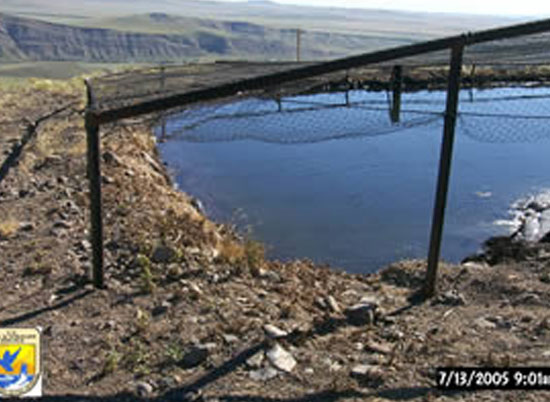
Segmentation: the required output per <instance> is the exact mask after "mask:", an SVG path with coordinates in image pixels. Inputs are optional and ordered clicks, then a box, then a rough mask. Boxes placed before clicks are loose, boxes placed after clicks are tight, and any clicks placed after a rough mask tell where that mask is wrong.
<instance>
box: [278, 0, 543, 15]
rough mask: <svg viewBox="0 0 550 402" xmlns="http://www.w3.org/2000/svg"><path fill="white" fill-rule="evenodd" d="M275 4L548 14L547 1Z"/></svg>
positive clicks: (314, 0)
mask: <svg viewBox="0 0 550 402" xmlns="http://www.w3.org/2000/svg"><path fill="white" fill-rule="evenodd" d="M274 1H276V2H277V3H288V4H302V5H316V6H332V7H358V8H378V9H388V10H410V11H433V12H452V13H465V14H488V15H519V16H540V17H541V18H542V17H544V16H549V15H550V1H548V0H521V1H512V0H460V1H459V0H414V1H413V0H274Z"/></svg>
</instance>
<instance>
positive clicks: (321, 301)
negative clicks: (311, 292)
mask: <svg viewBox="0 0 550 402" xmlns="http://www.w3.org/2000/svg"><path fill="white" fill-rule="evenodd" d="M315 304H317V306H319V307H320V308H322V309H323V310H326V309H327V307H328V306H327V302H326V301H325V299H323V298H322V297H320V296H319V297H316V298H315Z"/></svg>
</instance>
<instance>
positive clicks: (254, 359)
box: [246, 351, 265, 368]
mask: <svg viewBox="0 0 550 402" xmlns="http://www.w3.org/2000/svg"><path fill="white" fill-rule="evenodd" d="M264 359H265V355H264V352H263V351H262V352H258V353H256V354H255V355H253V356H251V357H249V358H248V359H246V365H247V366H248V367H250V368H260V367H262V363H263V362H264Z"/></svg>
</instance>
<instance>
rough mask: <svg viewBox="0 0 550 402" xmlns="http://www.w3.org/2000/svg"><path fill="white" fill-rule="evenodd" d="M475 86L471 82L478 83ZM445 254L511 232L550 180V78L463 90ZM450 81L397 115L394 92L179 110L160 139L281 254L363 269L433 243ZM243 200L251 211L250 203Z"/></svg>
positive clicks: (187, 176) (223, 209) (191, 189)
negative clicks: (509, 220)
mask: <svg viewBox="0 0 550 402" xmlns="http://www.w3.org/2000/svg"><path fill="white" fill-rule="evenodd" d="M470 95H471V96H470ZM461 99H462V101H461V103H460V112H461V114H460V116H459V119H458V127H457V137H456V143H455V153H454V159H453V171H452V178H451V189H450V193H449V203H448V207H447V220H446V224H445V228H444V243H443V248H442V256H443V258H445V259H447V260H451V261H458V260H460V259H462V258H463V257H464V256H466V255H467V254H469V253H472V252H475V251H476V250H477V249H478V248H479V246H480V244H481V243H482V241H483V240H485V239H486V238H487V237H488V236H491V235H493V234H497V233H502V231H503V228H502V227H500V226H497V225H494V224H493V222H494V221H495V220H497V219H503V218H506V214H507V209H508V206H509V205H510V203H511V202H512V201H513V200H515V199H517V198H519V197H521V196H523V195H525V194H526V193H529V192H534V191H536V190H537V189H539V188H541V187H548V186H549V185H550V177H549V176H550V175H549V174H548V173H547V172H550V169H549V168H550V158H548V157H547V154H548V152H547V151H548V149H547V147H549V146H550V142H548V141H545V140H546V139H547V138H549V137H550V129H549V128H550V124H548V123H550V121H548V116H550V90H548V89H520V88H515V89H511V88H507V89H492V90H485V91H475V92H474V93H471V94H469V93H466V92H463V93H461ZM444 101H445V94H444V93H443V92H420V93H415V94H404V96H403V99H402V105H403V106H402V113H401V123H400V124H399V125H392V124H391V123H390V121H389V114H388V97H387V95H386V94H385V93H383V92H378V93H369V92H364V91H353V92H351V93H350V96H349V104H346V99H345V96H344V94H323V95H315V96H303V97H297V98H292V99H283V101H282V102H281V104H280V105H278V104H277V102H274V101H272V100H255V99H252V100H250V99H249V100H242V101H240V102H235V103H231V104H223V105H216V106H209V107H205V108H201V109H193V110H190V111H187V112H184V113H182V114H181V115H177V116H173V117H171V118H170V119H169V120H168V121H167V127H166V128H167V133H168V137H169V140H168V141H167V142H165V143H162V144H161V146H160V150H161V154H162V156H163V159H164V160H165V161H166V162H167V163H168V165H169V166H170V167H171V168H173V169H174V174H175V178H176V180H177V182H178V184H179V185H180V187H181V188H182V189H183V190H184V191H186V192H188V193H190V194H192V195H194V196H196V197H198V198H200V199H201V200H202V201H203V203H204V204H205V206H206V209H207V211H208V213H209V214H210V215H211V216H212V217H213V218H214V219H217V220H225V221H226V220H237V221H238V222H237V223H240V224H241V225H251V226H252V228H253V233H254V236H255V237H257V238H258V239H260V240H261V241H263V242H265V243H266V244H268V245H269V246H270V247H271V249H270V254H271V255H272V256H274V257H277V258H282V259H286V258H295V257H310V258H312V259H314V260H315V261H318V262H328V263H330V264H332V265H334V266H336V267H341V268H344V269H346V270H348V271H352V272H372V271H374V270H376V269H378V268H379V267H380V266H382V265H384V264H387V263H389V262H390V261H393V260H395V259H399V258H413V257H414V258H416V257H421V258H423V257H425V255H426V254H427V243H428V238H429V229H430V223H431V222H430V221H431V214H432V205H433V198H434V194H435V182H436V174H437V171H436V169H437V165H438V160H439V148H440V142H441V132H442V118H441V116H442V111H443V110H444ZM239 211H240V212H239Z"/></svg>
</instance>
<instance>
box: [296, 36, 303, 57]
mask: <svg viewBox="0 0 550 402" xmlns="http://www.w3.org/2000/svg"><path fill="white" fill-rule="evenodd" d="M301 47H302V30H301V29H300V28H298V29H296V61H298V62H299V61H300V51H301V49H300V48H301Z"/></svg>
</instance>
